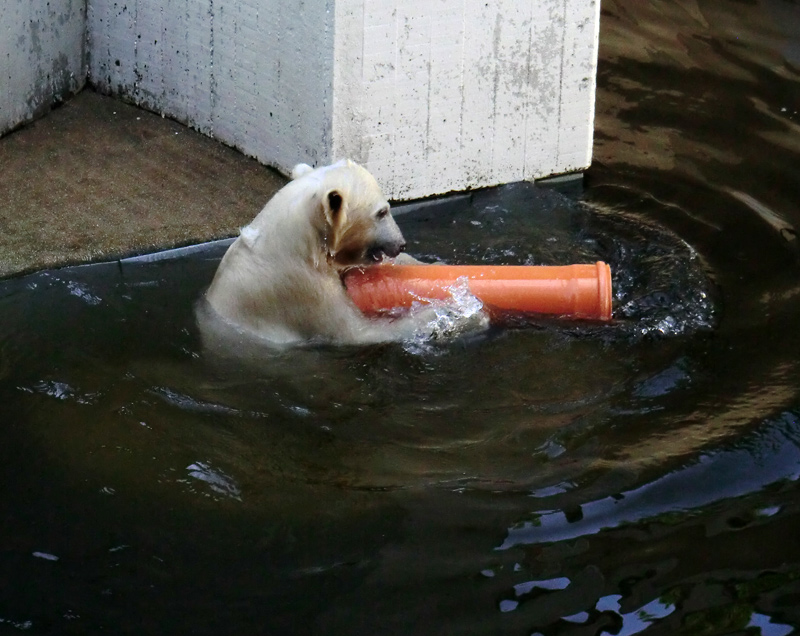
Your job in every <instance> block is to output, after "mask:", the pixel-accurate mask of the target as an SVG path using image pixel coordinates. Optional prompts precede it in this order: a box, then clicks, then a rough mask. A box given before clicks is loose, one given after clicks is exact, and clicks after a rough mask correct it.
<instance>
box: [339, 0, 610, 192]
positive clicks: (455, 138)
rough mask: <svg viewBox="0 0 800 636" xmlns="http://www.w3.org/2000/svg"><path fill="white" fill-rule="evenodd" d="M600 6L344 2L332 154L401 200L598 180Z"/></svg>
mask: <svg viewBox="0 0 800 636" xmlns="http://www.w3.org/2000/svg"><path fill="white" fill-rule="evenodd" d="M599 19H600V2H599V0H596V1H595V0H535V1H533V2H521V1H519V0H490V1H488V2H487V1H486V0H403V1H402V2H399V1H397V0H338V1H337V3H336V51H335V59H336V65H335V68H334V72H335V73H338V75H337V76H336V77H335V78H334V82H333V85H334V126H333V155H334V156H351V157H354V158H358V160H360V161H362V162H364V163H365V164H366V165H367V166H368V167H369V168H370V169H371V170H372V172H373V173H374V174H375V175H376V176H377V177H378V180H379V181H380V182H381V184H382V185H383V186H384V189H385V190H386V191H387V192H389V193H391V195H392V196H393V197H394V198H413V197H419V196H424V195H426V194H431V193H439V192H445V191H448V190H464V189H466V188H471V187H472V188H474V187H479V186H488V185H495V184H498V183H506V182H511V181H520V180H523V179H533V178H537V177H543V176H548V175H553V174H560V173H565V172H571V171H578V170H582V169H585V168H587V167H588V166H589V164H590V162H591V147H592V136H593V126H594V98H595V75H596V63H597V45H598V29H599Z"/></svg>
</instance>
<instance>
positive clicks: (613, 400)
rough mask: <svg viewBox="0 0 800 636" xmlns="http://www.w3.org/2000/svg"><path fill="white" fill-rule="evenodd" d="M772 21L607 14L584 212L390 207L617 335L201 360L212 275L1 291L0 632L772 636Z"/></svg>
mask: <svg viewBox="0 0 800 636" xmlns="http://www.w3.org/2000/svg"><path fill="white" fill-rule="evenodd" d="M645 5H646V6H645ZM798 10H799V9H798V5H796V3H792V2H783V1H778V0H775V1H774V2H759V3H741V2H733V1H730V2H729V1H723V0H715V1H714V2H711V1H708V2H703V1H698V2H681V3H674V4H670V5H667V4H665V3H658V4H652V3H638V4H634V3H632V2H625V3H623V2H619V1H618V2H614V1H609V2H604V3H603V11H604V16H603V20H604V22H603V52H602V56H603V58H602V59H603V62H602V66H601V73H600V78H599V81H600V91H599V102H598V136H597V144H596V151H595V156H596V164H595V166H594V167H593V168H592V170H591V171H590V172H589V174H588V175H587V179H586V189H585V190H584V191H583V192H582V193H581V194H580V197H581V198H582V202H576V201H574V200H573V199H571V198H569V197H565V196H563V195H561V194H559V193H557V192H554V191H550V190H542V189H535V188H531V187H529V186H519V185H518V186H511V187H507V188H503V189H501V190H499V191H490V192H483V193H475V194H474V195H470V196H462V197H457V198H454V199H452V200H450V201H447V202H444V203H441V204H438V205H433V206H432V205H428V206H421V207H417V208H414V209H409V210H402V209H401V210H400V212H401V213H400V214H398V216H397V219H398V223H399V224H400V226H401V228H402V229H403V231H404V233H405V235H406V238H407V239H408V241H409V250H410V251H411V252H412V253H413V254H414V255H416V256H418V257H420V258H423V259H426V260H443V261H445V262H484V263H532V264H540V263H548V264H565V263H570V262H579V261H592V260H596V259H597V258H601V259H603V260H606V261H607V262H609V263H610V264H611V266H612V270H613V272H614V287H615V301H614V313H615V320H614V321H613V323H612V324H594V323H567V322H559V321H555V320H544V319H532V318H531V317H523V316H518V317H513V318H512V319H509V321H508V322H507V324H505V325H503V326H501V327H493V328H491V329H489V330H473V331H470V332H468V333H464V334H461V335H458V334H450V335H446V337H443V338H439V339H436V340H433V341H431V340H427V341H424V342H417V343H399V344H395V345H384V346H377V347H352V348H351V347H340V348H325V347H320V348H309V349H299V350H293V351H288V352H277V353H274V352H273V353H269V354H268V353H266V352H253V353H255V354H256V355H248V356H245V357H242V356H227V357H226V356H223V357H220V356H216V355H209V353H208V352H206V351H204V350H203V348H202V345H201V342H200V338H199V334H198V332H197V328H196V326H195V320H194V314H193V304H194V302H195V300H196V299H197V297H198V296H199V294H200V293H201V291H202V289H203V288H204V286H206V285H207V284H208V283H209V282H210V279H211V277H212V276H213V272H214V269H215V267H216V264H217V262H218V259H219V257H220V255H221V251H222V249H223V248H222V247H219V246H218V247H212V248H209V249H206V250H203V251H199V252H196V253H194V254H188V255H184V256H177V257H175V258H169V259H165V260H159V261H152V262H147V261H128V262H122V263H111V264H104V265H97V266H92V267H85V268H70V269H64V270H59V271H51V272H41V273H39V274H35V275H33V276H29V277H25V278H20V279H15V280H10V281H5V282H3V283H2V284H0V316H2V317H3V318H2V323H0V324H1V325H2V326H1V327H0V403H1V404H3V436H2V440H3V443H2V446H0V472H1V474H2V477H3V482H2V483H4V484H5V488H4V491H3V497H2V499H0V577H1V579H0V580H2V581H3V583H4V585H3V594H2V595H0V633H6V632H7V633H18V632H20V631H22V632H29V633H35V634H85V633H99V632H101V631H104V632H107V633H120V634H125V633H131V634H133V633H136V634H141V633H153V634H162V633H175V634H183V633H187V634H188V633H192V634H252V633H276V634H377V633H381V634H441V633H446V634H481V635H483V634H525V635H527V634H537V633H538V634H545V635H546V636H550V635H553V634H603V633H607V634H638V633H647V634H651V633H652V634H675V633H686V634H729V633H753V634H758V633H760V634H764V635H768V636H778V635H781V636H782V635H784V634H789V633H792V632H793V631H796V630H797V628H798V627H800V585H799V584H798V580H799V579H800V549H798V542H797V541H796V540H795V537H796V536H797V535H798V532H799V531H800V523H798V520H799V519H800V517H799V516H798V513H799V512H800V510H799V508H800V505H798V477H800V420H799V419H798V418H799V417H800V399H799V396H798V393H799V391H798V381H797V378H798V361H799V360H800V355H798V354H800V331H799V330H798V329H797V325H798V319H799V318H800V283H798V280H799V279H800V277H799V276H798V274H800V263H799V262H798V254H797V244H796V238H795V237H796V234H795V233H794V228H795V227H796V226H797V223H798V222H800V216H799V213H798V211H797V205H796V203H797V201H798V199H799V198H800V197H799V196H798V195H800V192H798V187H797V184H798V183H800V180H799V177H800V174H798V172H800V169H798V166H800V162H798V161H797V156H798V155H797V153H798V151H799V150H800V133H799V132H798V130H797V128H796V126H797V122H798V119H797V115H796V112H797V111H800V84H799V83H798V80H800V71H799V68H798V61H797V58H796V52H797V42H798V39H797V37H796V36H795V35H793V34H792V32H791V29H788V28H787V25H789V24H791V22H790V21H789V20H788V18H787V17H786V14H791V15H796V14H797V11H798ZM793 12H794V13H793ZM781 16H783V17H781ZM794 24H797V22H794ZM638 38H643V39H641V40H640V39H638ZM784 108H785V109H786V110H782V109H784ZM445 331H446V330H445Z"/></svg>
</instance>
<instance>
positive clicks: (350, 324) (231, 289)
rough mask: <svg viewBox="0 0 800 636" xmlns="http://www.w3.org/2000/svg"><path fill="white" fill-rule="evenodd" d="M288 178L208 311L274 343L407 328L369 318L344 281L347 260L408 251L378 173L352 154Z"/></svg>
mask: <svg viewBox="0 0 800 636" xmlns="http://www.w3.org/2000/svg"><path fill="white" fill-rule="evenodd" d="M292 176H293V177H294V179H293V180H292V181H291V182H289V183H288V184H287V185H286V186H285V187H284V188H282V189H281V190H280V191H279V192H278V193H277V194H276V195H275V196H274V197H273V198H272V199H271V200H270V201H269V202H268V203H267V205H266V206H265V207H264V209H263V210H262V211H261V212H260V213H259V214H258V216H256V218H255V219H254V220H253V221H252V222H251V223H250V225H248V226H247V227H245V228H243V229H242V232H241V234H240V236H239V237H238V238H237V239H236V241H234V243H233V244H232V245H231V246H230V248H229V249H228V251H227V252H226V254H225V256H224V257H223V259H222V261H221V262H220V265H219V268H218V269H217V273H216V275H215V277H214V280H213V282H212V283H211V286H210V287H209V289H208V291H207V292H206V295H205V300H206V303H207V305H208V307H209V308H210V309H211V310H212V313H213V314H215V315H216V316H218V317H219V318H220V319H222V320H223V321H225V322H226V323H227V324H228V325H231V326H234V327H236V328H237V329H238V330H240V331H244V332H247V333H249V334H251V335H254V336H256V337H258V338H259V339H263V340H266V341H269V342H271V343H274V344H277V345H287V344H297V343H303V342H308V341H325V342H333V343H364V342H379V341H385V340H396V339H399V338H402V337H404V336H406V335H409V334H410V333H411V332H412V331H413V329H414V320H413V319H412V318H411V317H409V318H406V319H401V320H397V321H393V322H389V321H378V320H371V319H369V318H367V317H365V316H364V315H363V314H362V313H361V312H360V311H359V310H358V309H357V308H356V306H355V305H354V304H353V302H352V301H351V300H350V298H349V296H348V295H347V292H346V291H345V289H344V285H343V284H342V281H341V274H342V273H343V271H344V270H346V269H347V268H348V267H351V266H354V265H361V264H367V263H372V262H375V261H376V260H380V258H382V257H383V256H384V255H387V256H389V257H394V256H397V255H398V254H399V253H400V252H401V251H402V250H403V249H404V248H405V241H404V239H403V235H402V233H401V232H400V229H399V228H398V227H397V224H396V223H395V222H394V219H392V216H391V213H390V212H389V204H388V202H387V201H386V199H385V197H384V196H383V194H382V192H381V190H380V187H379V186H378V184H377V183H376V182H375V179H374V178H373V177H372V175H370V174H369V172H367V170H365V169H364V168H362V167H361V166H359V165H357V164H355V163H353V162H351V161H342V162H339V163H337V164H333V165H332V166H326V167H323V168H318V169H312V168H310V167H309V166H306V165H304V164H300V165H299V166H297V167H295V169H294V170H293V172H292ZM206 313H209V312H206Z"/></svg>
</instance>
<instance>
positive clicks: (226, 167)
mask: <svg viewBox="0 0 800 636" xmlns="http://www.w3.org/2000/svg"><path fill="white" fill-rule="evenodd" d="M284 183H285V178H284V177H282V176H281V175H280V174H279V173H278V172H276V171H274V170H272V169H270V168H267V167H265V166H263V165H260V164H259V163H258V162H257V161H255V160H254V159H250V158H248V157H245V156H244V155H242V154H241V153H239V152H237V151H236V150H233V149H232V148H229V147H227V146H225V145H223V144H221V143H219V142H217V141H215V140H213V139H210V138H208V137H206V136H204V135H201V134H199V133H196V132H194V131H192V130H191V129H189V128H187V127H185V126H183V125H181V124H178V123H177V122H174V121H171V120H169V119H165V118H162V117H160V116H159V115H156V114H153V113H150V112H147V111H144V110H141V109H139V108H136V107H133V106H130V105H127V104H124V103H123V102H121V101H118V100H115V99H112V98H110V97H104V96H102V95H99V94H97V93H95V92H93V91H91V90H84V91H83V92H81V93H79V94H78V95H77V96H76V97H74V98H73V99H71V100H70V101H68V102H66V103H65V104H64V105H63V106H62V107H61V108H59V109H57V110H55V111H53V112H52V113H50V114H49V115H47V116H46V117H44V118H42V119H39V120H38V121H35V122H34V123H32V124H30V125H28V126H26V127H24V128H22V129H20V130H18V131H16V132H14V133H12V134H10V135H8V136H6V137H3V138H2V139H0V192H3V193H4V196H3V198H2V203H0V277H9V276H13V275H16V274H21V273H25V272H29V271H32V270H36V269H41V268H47V267H54V266H59V265H66V264H75V263H82V262H89V261H98V260H111V259H114V258H118V257H122V256H130V255H133V254H137V253H144V252H149V251H154V250H158V249H163V248H168V247H176V246H180V245H187V244H192V243H197V242H201V241H206V240H209V239H212V238H222V237H226V236H232V235H234V234H236V233H237V232H238V230H239V227H241V226H242V225H244V224H246V223H248V222H249V221H250V220H251V219H252V218H253V217H254V216H255V215H256V214H257V213H258V212H259V210H260V209H261V208H262V207H263V206H264V203H265V202H266V201H267V200H268V199H269V198H270V196H271V195H272V194H273V193H274V192H275V191H276V190H277V189H278V188H280V187H281V186H282V185H283V184H284Z"/></svg>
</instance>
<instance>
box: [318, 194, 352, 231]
mask: <svg viewBox="0 0 800 636" xmlns="http://www.w3.org/2000/svg"><path fill="white" fill-rule="evenodd" d="M322 207H323V208H324V209H325V219H326V220H327V221H328V225H330V226H331V227H333V228H338V227H341V226H342V225H343V224H344V221H345V219H346V218H347V213H346V211H345V203H344V199H343V198H342V194H341V192H339V191H338V190H329V191H328V192H327V193H326V194H325V200H324V201H323V202H322Z"/></svg>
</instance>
